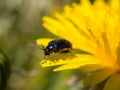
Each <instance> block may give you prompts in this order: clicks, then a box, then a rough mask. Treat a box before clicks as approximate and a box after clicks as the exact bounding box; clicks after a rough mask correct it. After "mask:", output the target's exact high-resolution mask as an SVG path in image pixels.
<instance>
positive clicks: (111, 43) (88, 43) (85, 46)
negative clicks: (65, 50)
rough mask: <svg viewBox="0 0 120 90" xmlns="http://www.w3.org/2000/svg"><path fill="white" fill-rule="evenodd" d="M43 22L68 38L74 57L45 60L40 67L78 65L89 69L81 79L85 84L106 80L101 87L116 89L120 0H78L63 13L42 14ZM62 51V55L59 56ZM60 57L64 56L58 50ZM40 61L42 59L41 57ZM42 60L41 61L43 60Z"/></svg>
mask: <svg viewBox="0 0 120 90" xmlns="http://www.w3.org/2000/svg"><path fill="white" fill-rule="evenodd" d="M43 21H44V23H43V26H44V27H45V28H46V29H47V30H48V31H50V32H51V33H53V34H55V35H57V36H58V37H60V38H64V39H67V40H69V41H70V42H71V43H72V45H73V49H78V50H82V51H85V52H88V53H81V52H79V51H78V52H75V53H73V54H74V55H75V57H73V58H69V57H68V58H67V59H65V60H64V59H62V58H60V59H59V60H57V61H56V62H55V61H54V60H50V59H48V60H46V61H45V63H41V66H42V67H49V66H55V65H61V66H59V67H58V68H55V69H54V71H61V70H70V69H79V70H81V71H82V72H84V73H90V74H89V76H86V78H84V79H83V84H84V85H86V86H89V85H96V84H100V83H101V82H103V81H104V80H106V83H105V85H104V87H103V90H120V1H119V0H110V1H109V2H107V3H106V2H105V1H104V0H95V1H94V3H93V4H91V3H90V1H89V0H81V3H80V4H75V3H73V4H72V6H68V5H66V6H65V7H64V12H63V13H55V14H54V17H47V16H44V17H43ZM50 40H53V39H50V38H43V39H38V40H36V42H37V44H38V45H40V44H43V45H47V43H48V42H49V41H50ZM62 55H63V56H62ZM62 55H61V56H60V57H64V54H62ZM43 61H44V60H43ZM43 61H42V62H43Z"/></svg>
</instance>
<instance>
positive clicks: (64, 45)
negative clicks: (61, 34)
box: [43, 39, 72, 56]
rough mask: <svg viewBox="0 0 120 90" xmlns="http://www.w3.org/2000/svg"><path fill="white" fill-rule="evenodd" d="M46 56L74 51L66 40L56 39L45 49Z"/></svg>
mask: <svg viewBox="0 0 120 90" xmlns="http://www.w3.org/2000/svg"><path fill="white" fill-rule="evenodd" d="M43 50H44V55H45V56H46V55H50V54H51V53H57V52H60V53H68V52H70V51H71V50H72V44H71V43H70V42H69V41H68V40H66V39H55V40H52V41H50V42H49V43H48V45H47V47H46V48H44V47H43Z"/></svg>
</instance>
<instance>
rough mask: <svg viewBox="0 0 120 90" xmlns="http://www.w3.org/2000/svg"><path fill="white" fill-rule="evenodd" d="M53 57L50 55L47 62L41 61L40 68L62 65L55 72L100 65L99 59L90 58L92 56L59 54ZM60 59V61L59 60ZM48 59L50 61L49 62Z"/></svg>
mask: <svg viewBox="0 0 120 90" xmlns="http://www.w3.org/2000/svg"><path fill="white" fill-rule="evenodd" d="M55 56H56V55H55ZM55 56H52V55H50V56H49V58H48V59H47V60H43V61H42V62H41V66H42V67H49V66H55V65H62V64H66V65H63V66H61V67H59V68H57V69H55V71H58V70H59V71H60V70H65V69H72V68H73V69H75V68H79V67H80V66H83V65H86V64H100V63H101V62H100V60H99V58H97V57H95V56H92V55H87V54H86V55H85V54H83V55H82V54H75V55H71V54H59V55H58V56H56V58H58V59H56V58H54V57H55ZM60 58H61V59H60ZM49 59H50V60H49Z"/></svg>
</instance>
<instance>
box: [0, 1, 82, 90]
mask: <svg viewBox="0 0 120 90" xmlns="http://www.w3.org/2000/svg"><path fill="white" fill-rule="evenodd" d="M73 1H76V2H78V1H79V0H0V50H2V51H3V52H4V53H5V54H6V55H7V56H8V57H9V61H8V62H10V63H9V64H10V66H11V67H10V68H9V69H11V74H10V77H9V78H8V80H6V81H7V83H6V84H5V90H79V88H77V87H76V88H75V89H74V85H75V83H76V82H78V81H79V80H80V79H81V77H83V76H84V75H83V76H82V74H80V72H79V71H77V70H70V71H62V72H53V71H52V69H53V68H54V67H50V68H41V67H40V65H39V62H40V53H37V52H36V51H37V50H38V49H37V47H32V46H31V45H33V46H34V44H35V40H36V39H38V38H41V37H56V36H54V35H53V34H51V33H49V32H48V31H46V30H45V29H44V28H43V27H42V16H43V15H50V16H52V13H53V12H54V11H62V9H63V6H64V5H65V4H71V2H73ZM0 68H1V67H0ZM7 70H8V69H7ZM7 70H6V71H7ZM2 74H3V73H0V76H1V75H2ZM6 74H7V73H6ZM7 75H8V76H9V74H7ZM79 76H81V77H79ZM3 79H4V77H2V78H1V79H0V80H1V81H3ZM1 81H0V82H1ZM1 85H3V82H2V84H1ZM0 90H1V89H0Z"/></svg>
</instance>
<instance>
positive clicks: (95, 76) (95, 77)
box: [83, 68, 113, 90]
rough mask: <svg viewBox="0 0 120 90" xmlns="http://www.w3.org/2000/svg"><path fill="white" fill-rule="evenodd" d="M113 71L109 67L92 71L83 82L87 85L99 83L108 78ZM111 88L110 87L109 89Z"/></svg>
mask: <svg viewBox="0 0 120 90" xmlns="http://www.w3.org/2000/svg"><path fill="white" fill-rule="evenodd" d="M112 73H113V70H111V69H109V68H104V69H102V70H99V71H96V72H94V73H92V74H91V75H90V76H88V77H86V78H85V79H84V80H83V84H84V85H86V86H89V85H94V84H99V83H101V82H102V81H104V80H105V79H107V78H108V77H109V76H110V75H111V74H112ZM108 90H110V89H108Z"/></svg>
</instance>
